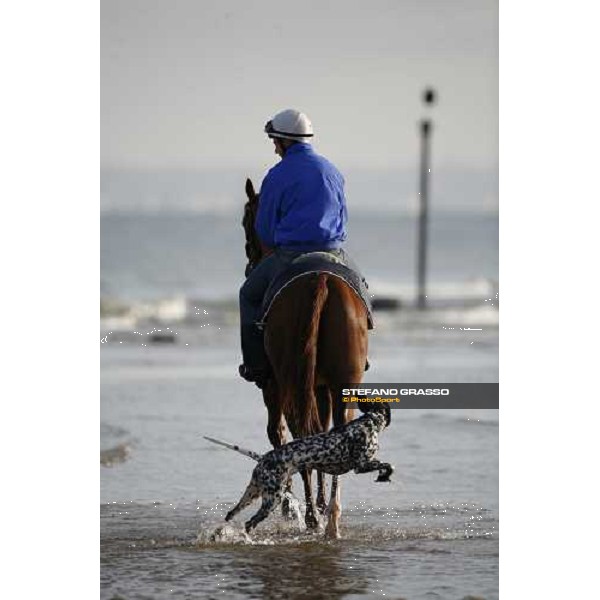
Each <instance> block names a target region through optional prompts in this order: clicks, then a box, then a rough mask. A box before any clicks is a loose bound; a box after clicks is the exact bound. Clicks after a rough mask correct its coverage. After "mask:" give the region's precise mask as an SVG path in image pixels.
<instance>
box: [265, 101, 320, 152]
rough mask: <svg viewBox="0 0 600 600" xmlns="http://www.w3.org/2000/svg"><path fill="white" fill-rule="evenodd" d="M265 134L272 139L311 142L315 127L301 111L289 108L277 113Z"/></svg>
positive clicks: (269, 122)
mask: <svg viewBox="0 0 600 600" xmlns="http://www.w3.org/2000/svg"><path fill="white" fill-rule="evenodd" d="M265 133H266V134H267V135H268V136H269V137H270V138H274V137H276V138H283V139H286V140H294V141H296V142H305V143H307V142H310V141H311V138H312V136H313V127H312V123H311V122H310V119H309V118H308V117H307V116H306V115H305V114H304V113H302V112H300V111H299V110H294V109H293V108H288V109H287V110H282V111H281V112H280V113H277V114H276V115H275V116H274V117H273V118H272V119H271V120H270V121H268V122H267V124H266V125H265Z"/></svg>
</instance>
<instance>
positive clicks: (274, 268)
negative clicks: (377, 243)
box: [240, 248, 360, 370]
mask: <svg viewBox="0 0 600 600" xmlns="http://www.w3.org/2000/svg"><path fill="white" fill-rule="evenodd" d="M329 252H331V253H332V254H334V255H335V256H337V257H338V258H340V259H341V260H342V261H343V262H344V264H345V265H346V266H348V267H350V268H351V269H352V270H354V271H356V272H360V271H359V270H358V267H357V266H356V264H355V263H354V261H353V260H352V259H351V258H350V257H349V256H348V255H347V254H346V252H344V251H343V250H342V249H339V250H329ZM302 254H306V252H297V251H294V250H284V249H282V248H277V249H276V250H275V252H274V253H273V254H271V255H270V256H267V257H266V258H264V259H263V260H261V261H260V262H259V263H258V265H256V267H254V269H252V271H250V273H249V274H248V277H247V278H246V281H245V282H244V285H242V287H241V288H240V324H241V337H242V356H243V360H244V364H245V365H246V366H248V367H250V368H251V369H256V370H265V369H267V368H268V366H269V361H268V359H267V356H266V353H265V347H264V342H263V332H262V331H261V330H260V329H259V328H258V327H257V326H256V325H255V323H256V322H257V321H260V320H261V319H262V303H263V298H264V296H265V292H266V291H267V288H268V287H269V284H270V283H271V281H273V279H274V278H275V277H276V276H277V275H278V274H279V273H281V272H282V271H283V270H284V269H285V268H286V267H287V266H288V265H289V264H290V263H291V262H292V261H293V260H294V259H296V258H298V257H299V256H301V255H302Z"/></svg>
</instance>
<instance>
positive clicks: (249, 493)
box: [225, 481, 260, 521]
mask: <svg viewBox="0 0 600 600" xmlns="http://www.w3.org/2000/svg"><path fill="white" fill-rule="evenodd" d="M259 496H260V491H259V489H258V486H257V485H256V484H255V483H254V481H250V483H249V484H248V487H247V488H246V491H245V492H244V495H243V496H242V497H241V499H240V501H239V502H238V503H237V504H236V505H235V506H234V507H233V508H232V509H231V510H230V511H229V512H228V513H227V515H226V516H225V520H226V521H231V519H233V517H235V515H237V514H238V513H239V512H240V511H242V510H244V508H246V506H248V505H249V504H252V502H253V501H254V500H255V499H256V498H258V497H259Z"/></svg>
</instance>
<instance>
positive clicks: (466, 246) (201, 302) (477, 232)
mask: <svg viewBox="0 0 600 600" xmlns="http://www.w3.org/2000/svg"><path fill="white" fill-rule="evenodd" d="M241 217H242V214H241V204H240V210H239V211H238V210H237V209H231V208H229V209H227V210H217V209H216V208H215V210H211V208H210V207H208V208H205V209H203V210H202V211H181V210H179V211H167V210H157V211H152V212H149V211H136V210H127V211H123V210H120V211H117V210H106V211H104V212H103V213H102V216H101V320H100V323H101V326H100V332H99V341H100V344H101V422H100V430H101V449H100V480H101V497H100V498H99V501H100V531H101V553H100V555H101V570H100V596H101V598H103V599H107V600H109V599H111V600H123V599H127V600H130V599H151V598H152V599H155V598H156V599H161V598H232V599H240V600H241V599H244V598H257V599H258V598H273V599H276V598H282V599H283V598H291V599H296V598H298V599H300V598H306V599H321V598H323V599H325V598H334V599H335V598H339V599H342V598H344V599H359V598H366V597H387V598H393V599H396V600H400V599H405V600H412V599H417V600H420V599H434V598H440V599H458V600H464V599H470V600H474V599H485V600H493V599H495V598H498V560H499V557H498V544H499V506H498V428H499V416H498V411H497V410H476V409H463V410H458V409H456V410H432V409H427V408H426V407H424V408H422V409H411V410H408V409H407V410H402V409H398V410H394V411H392V422H391V425H390V427H389V428H387V429H386V430H385V431H384V432H383V433H382V434H381V437H380V451H379V456H380V458H381V460H385V461H387V462H391V463H392V464H393V465H394V466H395V469H396V470H395V473H394V476H393V477H392V482H391V483H375V482H374V479H375V476H374V475H373V474H365V475H354V474H349V475H345V476H343V477H342V478H341V490H342V506H343V512H342V518H341V534H342V538H341V539H340V540H335V541H328V540H325V539H324V537H323V533H322V532H317V533H314V532H307V531H306V530H305V529H304V527H303V524H302V520H301V519H300V520H298V519H296V520H292V521H288V520H286V519H284V518H283V517H282V515H281V513H280V512H279V511H277V512H276V513H274V514H273V515H272V516H271V517H270V518H269V519H267V520H266V521H265V522H263V523H262V524H261V525H259V527H258V528H257V529H256V530H255V531H254V532H253V533H252V534H251V536H250V539H246V538H245V537H244V536H243V535H242V529H243V523H244V521H245V520H246V519H247V518H248V517H249V516H250V515H251V514H253V511H255V510H257V508H258V506H257V505H254V506H253V507H250V508H248V509H246V510H245V511H244V512H243V513H242V514H241V515H240V516H238V517H237V518H236V519H234V521H233V522H232V524H231V527H230V528H228V529H226V530H221V527H222V526H223V517H224V515H225V514H226V512H227V511H228V510H229V509H230V508H231V507H232V506H233V505H234V504H235V503H236V502H237V501H238V500H239V498H240V496H241V494H242V492H243V490H244V489H245V487H246V485H247V483H248V481H249V477H250V473H251V471H252V468H253V462H252V461H251V460H250V459H248V458H246V457H244V456H241V455H239V454H237V453H233V452H231V451H229V450H227V449H224V448H221V447H217V446H214V445H212V444H210V443H209V442H208V441H206V440H205V439H204V438H203V436H205V435H208V436H212V437H216V438H219V439H223V440H226V441H229V442H233V443H236V444H239V445H242V446H245V447H247V448H250V449H253V450H256V451H258V452H266V451H268V450H269V442H268V439H267V436H266V417H267V414H266V409H265V407H264V404H263V401H262V396H261V393H260V391H259V390H258V389H257V388H256V387H254V386H253V385H252V384H249V383H247V382H245V381H243V380H241V379H240V378H239V376H238V374H237V367H238V365H239V363H240V351H239V329H238V328H239V318H238V312H237V294H238V290H239V287H240V285H241V284H242V282H243V279H244V266H245V256H244V239H243V231H242V228H241ZM428 231H429V236H428V239H429V242H428V263H427V289H426V294H427V309H426V310H418V309H417V308H416V306H415V298H416V287H415V272H416V242H417V239H416V232H417V221H416V217H415V215H414V214H412V213H408V212H398V211H387V212H386V211H378V212H375V211H374V212H369V211H368V210H366V211H356V213H354V214H353V213H352V212H351V214H350V223H349V231H348V243H347V246H346V248H347V250H348V252H349V253H350V254H351V256H352V257H353V258H354V260H355V262H357V263H358V265H359V266H360V268H361V270H362V272H363V274H364V275H365V277H366V279H367V281H368V283H369V290H370V293H371V294H372V298H373V300H374V301H375V303H376V306H379V307H380V309H379V310H376V311H375V313H374V314H375V329H374V330H373V331H372V332H371V333H370V341H369V360H370V363H371V368H370V370H369V371H368V372H367V373H366V374H365V381H366V382H398V383H403V382H415V383H416V382H423V383H451V382H497V381H498V324H499V282H498V215H497V213H495V212H493V211H491V212H490V211H473V210H471V211H465V210H463V211H456V210H454V211H446V212H444V211H434V212H433V213H432V215H431V219H430V223H429V230H428ZM384 309H385V310H384ZM294 493H295V494H296V495H297V496H298V497H299V498H302V485H301V481H300V478H299V477H295V480H294ZM302 510H303V506H302V505H301V504H300V512H301V511H302ZM215 531H221V532H222V535H219V536H217V537H216V541H212V535H213V534H214V533H215Z"/></svg>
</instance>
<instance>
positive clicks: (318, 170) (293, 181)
mask: <svg viewBox="0 0 600 600" xmlns="http://www.w3.org/2000/svg"><path fill="white" fill-rule="evenodd" d="M265 133H266V134H267V135H268V136H269V138H270V139H271V140H272V141H273V144H274V146H275V154H277V155H278V156H280V157H281V161H280V162H279V163H278V164H276V165H275V166H274V167H273V168H271V169H270V170H269V172H268V173H267V175H266V177H265V178H264V180H263V183H262V186H261V190H260V203H259V208H258V214H257V216H256V221H255V228H256V232H257V234H258V237H259V239H260V241H261V243H262V245H263V250H264V251H265V252H264V253H265V254H266V257H265V258H263V259H262V260H261V261H260V262H259V263H258V264H257V265H256V266H255V267H254V268H253V269H252V270H251V271H250V272H249V273H247V279H246V281H245V283H244V284H243V285H242V287H241V289H240V320H241V338H242V355H243V364H242V365H240V367H239V373H240V375H241V376H242V377H243V378H244V379H245V380H246V381H251V382H254V383H256V384H257V385H258V386H259V387H263V385H264V384H265V382H266V380H267V378H268V376H269V361H268V358H267V356H266V353H265V348H264V340H263V332H262V330H261V329H260V328H259V327H257V326H256V322H257V321H260V320H261V317H262V304H263V299H264V296H265V292H266V291H267V289H268V287H269V285H270V283H271V282H272V281H273V279H274V278H275V277H276V276H277V275H278V274H280V273H281V272H282V271H283V270H284V269H285V268H286V267H287V266H288V265H290V263H292V262H293V261H294V260H295V259H297V258H298V257H300V256H302V255H303V254H306V253H309V252H326V253H329V254H332V255H334V256H335V257H336V258H337V259H338V261H340V262H342V263H343V264H345V265H346V266H348V267H350V268H351V269H353V270H355V271H357V272H358V269H357V268H356V266H355V265H354V264H353V262H352V261H351V259H350V258H349V257H348V255H347V254H346V253H345V252H344V250H343V249H342V243H343V242H344V241H345V240H346V223H347V220H348V211H347V208H346V198H345V195H344V178H343V176H342V174H341V173H340V172H339V171H338V169H337V168H336V167H335V166H334V165H333V164H332V163H331V162H329V161H328V160H327V159H326V158H324V157H322V156H320V155H318V154H317V153H316V152H315V151H314V150H313V148H312V145H311V141H312V137H313V127H312V124H311V122H310V120H309V119H308V117H307V116H306V115H305V114H304V113H302V112H300V111H298V110H294V109H288V110H284V111H282V112H280V113H278V114H276V115H275V116H274V117H273V119H272V120H270V121H268V122H267V124H266V125H265Z"/></svg>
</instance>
